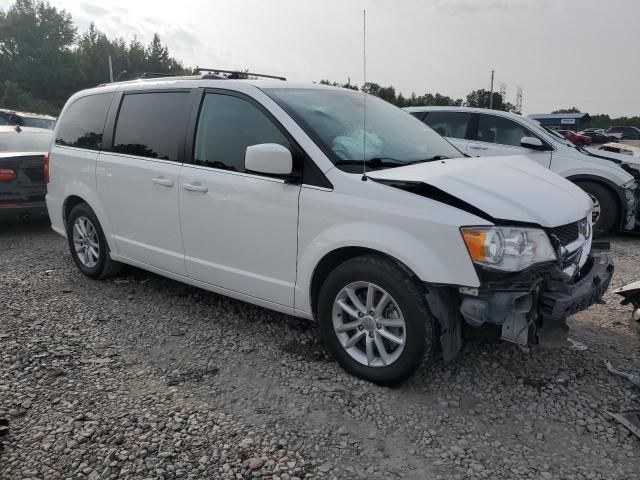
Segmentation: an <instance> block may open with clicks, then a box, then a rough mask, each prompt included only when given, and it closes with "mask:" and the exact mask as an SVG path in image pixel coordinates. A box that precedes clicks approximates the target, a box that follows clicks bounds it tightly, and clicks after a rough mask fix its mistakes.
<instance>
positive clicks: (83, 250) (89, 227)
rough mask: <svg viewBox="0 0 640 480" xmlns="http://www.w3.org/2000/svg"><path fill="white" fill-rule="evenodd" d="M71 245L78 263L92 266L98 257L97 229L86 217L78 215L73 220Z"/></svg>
mask: <svg viewBox="0 0 640 480" xmlns="http://www.w3.org/2000/svg"><path fill="white" fill-rule="evenodd" d="M73 246H74V248H75V251H76V255H77V256H78V260H80V263H82V265H84V266H85V267H87V268H93V267H95V266H96V265H97V264H98V259H99V258H100V243H99V240H98V231H97V230H96V227H95V226H94V225H93V223H91V220H89V219H88V218H87V217H84V216H79V217H78V218H76V220H75V222H73Z"/></svg>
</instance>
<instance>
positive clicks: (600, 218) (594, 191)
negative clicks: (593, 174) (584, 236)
mask: <svg viewBox="0 0 640 480" xmlns="http://www.w3.org/2000/svg"><path fill="white" fill-rule="evenodd" d="M577 185H578V186H579V187H580V188H582V189H583V190H584V191H585V192H586V193H587V195H589V197H591V200H592V201H593V211H592V214H591V221H592V222H593V233H594V236H596V237H600V236H602V235H605V234H607V233H609V232H610V231H611V230H613V228H614V227H615V225H616V222H617V221H618V216H619V211H618V202H616V199H615V197H614V196H613V194H612V193H611V191H610V190H609V189H608V188H607V187H605V186H603V185H601V184H599V183H596V182H577Z"/></svg>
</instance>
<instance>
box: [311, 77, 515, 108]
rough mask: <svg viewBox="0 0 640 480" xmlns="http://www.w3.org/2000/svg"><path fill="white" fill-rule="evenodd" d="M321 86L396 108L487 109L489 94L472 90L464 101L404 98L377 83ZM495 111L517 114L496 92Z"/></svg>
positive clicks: (325, 82)
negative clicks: (361, 93) (361, 94)
mask: <svg viewBox="0 0 640 480" xmlns="http://www.w3.org/2000/svg"><path fill="white" fill-rule="evenodd" d="M320 83H321V84H323V85H333V86H335V87H343V88H350V89H352V90H362V91H364V92H367V93H370V94H371V95H375V96H377V97H380V98H382V99H383V100H386V101H387V102H389V103H393V104H394V105H397V106H398V107H424V106H440V107H446V106H454V107H462V106H466V107H475V108H489V105H490V104H491V103H490V98H491V92H490V91H489V90H484V89H480V90H474V91H472V92H470V93H469V94H468V95H467V97H466V99H465V100H463V99H461V98H452V97H449V96H447V95H441V94H439V93H435V94H433V93H425V94H424V95H416V94H415V92H414V93H411V95H409V96H408V97H405V96H404V95H403V94H402V93H401V92H396V89H395V88H394V87H392V86H388V87H383V86H381V85H379V84H377V83H371V82H367V83H365V84H364V85H363V86H362V87H358V85H355V84H352V83H351V82H350V81H347V82H346V83H339V82H331V81H329V80H326V79H323V80H320ZM492 108H493V109H495V110H504V111H506V112H516V113H519V112H517V109H516V106H515V105H513V104H511V103H509V102H506V101H504V99H503V98H502V95H501V94H500V93H498V92H493V105H492Z"/></svg>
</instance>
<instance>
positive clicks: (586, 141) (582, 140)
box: [557, 130, 592, 145]
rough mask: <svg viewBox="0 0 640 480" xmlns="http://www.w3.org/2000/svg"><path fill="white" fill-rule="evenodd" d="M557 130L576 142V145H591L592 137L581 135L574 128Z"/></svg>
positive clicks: (572, 141)
mask: <svg viewBox="0 0 640 480" xmlns="http://www.w3.org/2000/svg"><path fill="white" fill-rule="evenodd" d="M557 132H558V133H559V134H560V135H562V136H563V137H564V138H566V139H567V140H569V141H570V142H571V143H575V144H576V145H591V142H592V140H591V137H587V136H586V135H580V134H579V133H576V132H574V131H573V130H557Z"/></svg>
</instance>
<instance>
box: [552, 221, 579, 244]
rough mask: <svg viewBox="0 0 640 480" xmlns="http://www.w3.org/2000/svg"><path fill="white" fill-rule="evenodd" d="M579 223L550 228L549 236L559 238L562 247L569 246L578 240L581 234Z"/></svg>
mask: <svg viewBox="0 0 640 480" xmlns="http://www.w3.org/2000/svg"><path fill="white" fill-rule="evenodd" d="M579 223H580V222H573V223H568V224H567V225H562V226H560V227H554V228H550V229H549V235H550V236H553V237H555V238H557V239H558V241H559V242H560V245H561V246H563V247H564V246H567V245H569V244H570V243H571V242H575V241H576V240H577V239H578V234H579V232H580V228H579V226H578V224H579Z"/></svg>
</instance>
